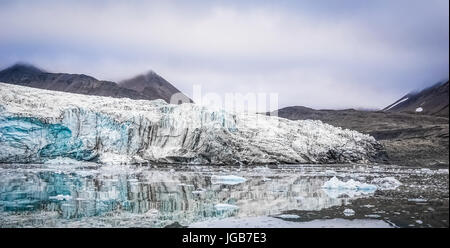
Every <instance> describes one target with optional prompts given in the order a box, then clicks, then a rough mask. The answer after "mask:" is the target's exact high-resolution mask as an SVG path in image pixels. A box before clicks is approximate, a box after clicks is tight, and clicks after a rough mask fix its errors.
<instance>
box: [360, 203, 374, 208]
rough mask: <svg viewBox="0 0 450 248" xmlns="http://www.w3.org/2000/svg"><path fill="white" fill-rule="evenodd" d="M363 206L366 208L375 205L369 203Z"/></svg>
mask: <svg viewBox="0 0 450 248" xmlns="http://www.w3.org/2000/svg"><path fill="white" fill-rule="evenodd" d="M363 207H365V208H373V207H375V206H374V205H370V204H367V205H363Z"/></svg>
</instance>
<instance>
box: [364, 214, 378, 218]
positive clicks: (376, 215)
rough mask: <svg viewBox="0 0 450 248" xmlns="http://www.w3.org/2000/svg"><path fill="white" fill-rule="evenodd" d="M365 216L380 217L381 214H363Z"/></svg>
mask: <svg viewBox="0 0 450 248" xmlns="http://www.w3.org/2000/svg"><path fill="white" fill-rule="evenodd" d="M365 216H366V217H367V218H380V217H381V216H380V215H378V214H366V215H365Z"/></svg>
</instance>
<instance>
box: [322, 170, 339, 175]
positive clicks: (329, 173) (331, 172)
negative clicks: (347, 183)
mask: <svg viewBox="0 0 450 248" xmlns="http://www.w3.org/2000/svg"><path fill="white" fill-rule="evenodd" d="M325 174H328V175H336V174H337V172H336V171H334V170H326V171H325Z"/></svg>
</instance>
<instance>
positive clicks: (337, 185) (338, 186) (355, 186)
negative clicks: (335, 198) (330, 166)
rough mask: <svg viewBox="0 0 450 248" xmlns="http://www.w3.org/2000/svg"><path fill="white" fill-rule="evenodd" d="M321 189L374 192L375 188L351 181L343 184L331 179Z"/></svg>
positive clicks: (336, 179)
mask: <svg viewBox="0 0 450 248" xmlns="http://www.w3.org/2000/svg"><path fill="white" fill-rule="evenodd" d="M322 188H325V189H355V190H368V191H372V190H376V189H377V186H376V185H373V184H367V183H361V182H358V181H355V180H353V179H350V180H348V181H347V182H343V181H341V180H339V179H338V178H337V177H333V178H331V179H330V180H328V181H326V182H325V183H324V184H323V186H322Z"/></svg>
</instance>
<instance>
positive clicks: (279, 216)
mask: <svg viewBox="0 0 450 248" xmlns="http://www.w3.org/2000/svg"><path fill="white" fill-rule="evenodd" d="M277 217H278V218H282V219H299V218H300V216H298V215H296V214H280V215H277Z"/></svg>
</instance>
